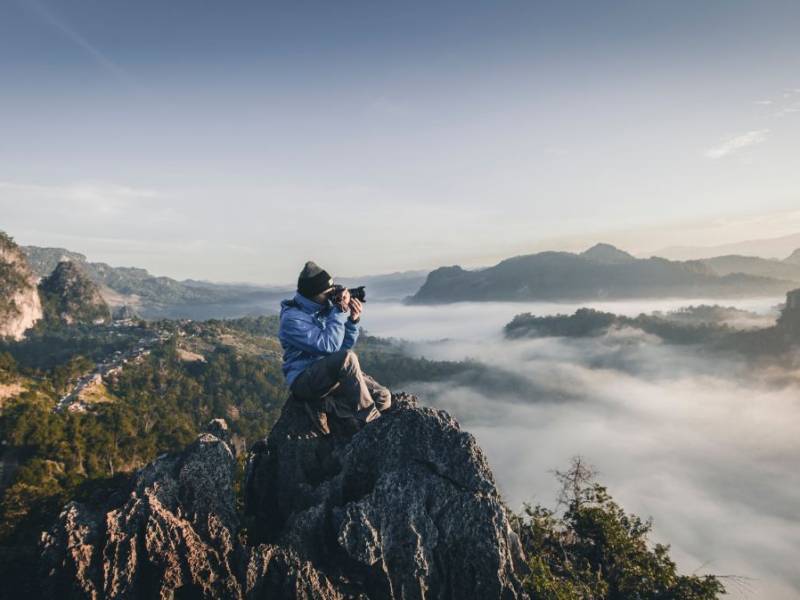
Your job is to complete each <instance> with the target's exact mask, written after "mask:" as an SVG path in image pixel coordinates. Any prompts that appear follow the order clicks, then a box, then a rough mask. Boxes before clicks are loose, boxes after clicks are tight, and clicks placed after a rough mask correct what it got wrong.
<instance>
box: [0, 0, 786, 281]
mask: <svg viewBox="0 0 800 600" xmlns="http://www.w3.org/2000/svg"><path fill="white" fill-rule="evenodd" d="M797 31H800V4H798V3H797V2H747V1H737V2H727V1H722V0H720V1H711V2H700V3H698V2H677V1H676V2H647V3H642V2H598V1H591V2H574V1H567V2H559V3H543V2H532V1H525V2H503V1H499V2H495V1H493V2H469V3H464V2H404V3H375V2H347V1H345V2H336V3H332V2H302V1H301V2H292V3H277V2H254V1H253V2H247V1H242V2H236V3H220V2H210V1H196V0H192V1H188V0H171V1H170V2H154V1H150V0H137V1H136V2H121V1H118V2H108V1H104V0H91V1H89V0H68V1H64V2H54V1H53V0H48V1H44V0H0V82H2V90H3V91H2V94H0V229H3V230H5V231H7V232H8V233H9V234H11V235H12V236H14V237H15V239H16V240H17V241H18V242H20V243H22V244H35V245H44V246H62V247H66V248H69V249H71V250H75V251H79V252H83V253H84V254H87V255H88V256H89V258H90V259H91V260H102V261H106V262H109V263H110V264H112V265H115V266H140V267H145V268H147V269H149V270H150V271H152V272H154V273H156V274H160V275H169V276H173V277H177V278H185V277H192V278H199V279H209V280H215V281H250V282H255V283H285V282H289V281H291V280H293V279H294V278H296V276H297V273H298V272H299V270H300V267H301V266H302V263H303V262H304V261H305V260H308V259H314V260H316V261H317V262H319V263H321V264H323V266H325V267H326V268H327V269H328V270H329V271H331V272H332V273H335V274H338V275H365V274H375V273H387V272H393V271H401V270H406V269H430V268H434V267H436V266H440V265H443V264H462V265H465V266H478V265H485V264H492V263H493V262H496V261H497V260H499V259H501V258H503V257H507V256H510V255H516V254H522V253H526V252H532V251H536V250H541V249H546V248H547V249H569V250H574V249H581V248H583V247H586V246H588V245H591V244H592V243H594V242H597V241H606V242H611V243H617V244H619V245H621V246H623V247H624V248H625V249H627V250H629V251H632V252H634V253H640V254H641V253H648V252H652V251H655V250H657V249H659V248H663V247H668V246H675V245H714V244H726V243H731V242H736V241H740V240H743V239H753V238H769V237H777V236H786V235H790V234H794V233H798V232H800V202H798V201H799V200H800V194H799V193H798V192H799V191H800V152H798V141H800V68H798V67H800V36H798V35H797Z"/></svg>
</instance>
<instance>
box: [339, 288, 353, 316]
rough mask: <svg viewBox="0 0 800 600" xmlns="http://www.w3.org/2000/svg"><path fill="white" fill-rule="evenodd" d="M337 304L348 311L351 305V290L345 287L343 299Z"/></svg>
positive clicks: (344, 310) (343, 310)
mask: <svg viewBox="0 0 800 600" xmlns="http://www.w3.org/2000/svg"><path fill="white" fill-rule="evenodd" d="M337 304H338V306H339V308H341V309H342V312H347V309H348V308H349V306H350V290H348V289H347V288H345V290H344V291H343V292H342V301H341V302H337Z"/></svg>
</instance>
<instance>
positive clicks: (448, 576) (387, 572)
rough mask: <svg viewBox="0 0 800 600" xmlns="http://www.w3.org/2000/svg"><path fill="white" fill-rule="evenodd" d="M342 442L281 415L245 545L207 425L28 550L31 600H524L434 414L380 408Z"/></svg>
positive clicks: (486, 489) (517, 563)
mask: <svg viewBox="0 0 800 600" xmlns="http://www.w3.org/2000/svg"><path fill="white" fill-rule="evenodd" d="M393 401H394V405H395V407H394V409H393V410H392V411H391V412H389V413H387V414H385V415H383V416H382V417H381V418H380V419H377V420H375V421H373V422H371V423H369V424H368V425H366V426H364V427H363V428H362V429H361V430H360V431H358V432H356V433H355V434H353V433H352V432H348V428H346V427H343V426H341V425H340V424H339V422H338V421H337V420H335V419H332V423H331V425H332V431H333V433H332V434H331V435H329V436H325V437H320V436H318V435H316V434H315V433H313V431H312V429H311V426H310V423H309V421H308V417H307V416H306V415H305V413H304V412H303V411H302V410H301V409H300V408H299V405H298V404H297V403H295V402H294V401H293V400H291V399H290V400H289V401H288V402H287V404H286V405H285V406H284V409H283V412H282V414H281V417H280V419H279V420H278V422H277V423H276V425H275V427H274V428H273V430H272V432H271V433H270V435H269V438H268V439H267V440H265V441H262V442H260V443H258V444H256V445H255V446H254V448H253V449H252V450H251V453H250V456H249V460H248V465H247V471H246V480H245V500H246V502H247V509H248V511H247V512H248V513H249V514H248V520H249V528H250V531H248V532H247V534H245V533H244V531H243V529H242V527H241V523H240V520H239V515H238V513H237V511H236V495H235V493H234V481H235V472H236V458H235V456H234V453H233V451H232V450H231V446H230V445H229V442H228V439H229V432H228V427H227V424H226V423H225V421H223V420H221V419H215V420H214V421H212V422H211V423H209V426H208V428H207V431H206V432H205V433H203V434H201V435H200V436H199V437H198V439H197V440H196V441H195V442H194V443H193V444H192V445H190V446H189V447H188V448H187V449H186V450H184V451H183V452H179V453H174V454H167V455H163V456H160V457H159V458H158V459H156V460H155V461H154V462H153V463H151V464H150V465H148V466H147V467H145V468H143V469H141V470H140V471H138V472H137V473H135V474H134V475H133V476H132V477H131V478H130V480H129V482H128V483H127V484H126V485H123V486H122V487H121V489H120V488H118V489H115V490H112V491H111V492H108V493H106V494H105V496H104V497H102V498H98V497H95V498H93V499H92V501H90V502H74V501H73V502H70V503H69V504H67V506H66V507H65V508H64V510H63V511H62V513H61V515H60V516H59V519H58V521H57V522H56V524H55V525H54V526H53V527H52V528H51V529H50V531H48V532H47V533H45V534H43V536H42V543H41V553H42V570H43V572H42V595H43V597H48V598H50V597H52V598H56V597H68V598H90V599H99V598H115V599H116V598H118V599H140V598H141V599H145V598H147V599H149V598H162V599H168V598H178V599H179V598H225V599H228V598H231V599H236V600H238V599H245V598H247V599H281V600H283V599H285V600H289V599H293V598H300V599H307V600H381V599H388V598H392V599H403V600H406V599H408V600H412V599H423V598H429V599H434V598H447V599H464V600H469V599H472V598H474V599H480V600H485V599H493V598H494V599H502V600H515V599H517V598H524V597H525V594H524V592H523V591H522V587H521V585H520V581H519V579H518V576H517V574H518V573H520V572H521V570H523V569H525V566H524V557H523V554H522V549H521V546H520V544H519V541H518V540H517V537H516V536H515V534H514V533H513V532H512V530H511V527H510V525H509V521H508V518H507V513H506V509H505V507H504V506H503V504H502V502H501V500H500V497H499V495H498V493H497V489H496V487H495V484H494V480H493V478H492V474H491V472H490V470H489V467H488V465H487V463H486V459H485V457H484V455H483V452H482V451H481V449H480V448H479V447H478V446H477V444H476V442H475V439H474V438H473V437H472V436H471V435H470V434H468V433H466V432H463V431H461V429H460V428H459V425H458V423H457V422H456V421H455V420H454V419H453V418H452V417H451V416H450V415H448V414H447V413H446V412H444V411H439V410H434V409H431V408H426V407H420V406H418V405H417V401H416V399H415V398H414V397H412V396H408V395H405V394H399V395H397V394H396V395H395V396H394V397H393Z"/></svg>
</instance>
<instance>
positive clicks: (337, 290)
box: [331, 285, 367, 304]
mask: <svg viewBox="0 0 800 600" xmlns="http://www.w3.org/2000/svg"><path fill="white" fill-rule="evenodd" d="M346 289H348V288H346V287H344V286H343V285H335V286H333V291H332V292H331V302H333V303H334V304H340V303H341V302H342V295H343V294H344V291H345V290H346ZM349 292H350V297H351V298H357V299H358V300H360V301H361V302H366V301H367V292H366V291H365V289H364V286H363V285H362V286H359V287H355V288H350V289H349Z"/></svg>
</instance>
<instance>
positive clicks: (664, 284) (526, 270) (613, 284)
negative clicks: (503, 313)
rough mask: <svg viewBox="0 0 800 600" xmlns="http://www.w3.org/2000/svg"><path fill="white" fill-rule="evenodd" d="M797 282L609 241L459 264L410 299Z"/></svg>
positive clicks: (679, 292)
mask: <svg viewBox="0 0 800 600" xmlns="http://www.w3.org/2000/svg"><path fill="white" fill-rule="evenodd" d="M793 287H796V282H793V281H789V280H783V279H776V278H772V277H765V276H763V275H757V274H746V273H739V272H731V273H724V274H717V273H716V272H715V271H714V269H713V268H712V266H711V265H709V264H707V263H706V262H704V261H699V260H697V261H685V262H676V261H669V260H667V259H664V258H658V257H653V258H647V259H639V258H635V257H633V256H631V255H630V254H628V253H626V252H624V251H622V250H619V249H618V248H615V247H614V246H611V245H609V244H598V245H596V246H593V247H592V248H590V249H588V250H587V251H585V252H583V253H579V254H575V253H571V252H556V251H545V252H539V253H536V254H528V255H520V256H514V257H511V258H507V259H505V260H502V261H500V262H499V263H497V264H496V265H494V266H491V267H488V268H485V269H481V270H476V271H467V270H465V269H463V268H461V267H460V266H458V265H454V266H449V267H440V268H439V269H435V270H434V271H431V273H429V274H428V278H427V279H426V281H425V283H424V284H423V286H422V287H421V288H420V289H419V290H418V291H417V293H416V294H415V295H414V296H412V297H411V298H410V299H409V302H411V303H418V304H438V303H450V302H458V301H463V300H470V301H481V300H497V301H523V300H551V301H558V300H589V299H624V298H644V297H653V296H670V297H702V296H709V297H725V296H730V297H736V296H739V297H745V296H759V295H762V296H763V295H769V294H779V295H782V294H785V293H786V292H787V291H788V290H790V289H792V288H793Z"/></svg>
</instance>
